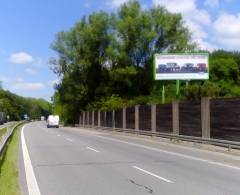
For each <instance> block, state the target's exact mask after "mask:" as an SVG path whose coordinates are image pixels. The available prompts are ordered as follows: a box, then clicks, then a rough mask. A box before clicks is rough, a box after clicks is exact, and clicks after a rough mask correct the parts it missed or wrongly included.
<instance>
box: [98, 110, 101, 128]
mask: <svg viewBox="0 0 240 195" xmlns="http://www.w3.org/2000/svg"><path fill="white" fill-rule="evenodd" d="M98 127H101V112H100V111H99V110H98Z"/></svg>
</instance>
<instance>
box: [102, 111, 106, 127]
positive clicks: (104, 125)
mask: <svg viewBox="0 0 240 195" xmlns="http://www.w3.org/2000/svg"><path fill="white" fill-rule="evenodd" d="M106 123H107V112H106V111H104V124H102V125H103V126H104V127H106V126H107V125H106Z"/></svg>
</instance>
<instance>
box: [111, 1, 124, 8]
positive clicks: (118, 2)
mask: <svg viewBox="0 0 240 195" xmlns="http://www.w3.org/2000/svg"><path fill="white" fill-rule="evenodd" d="M127 1H128V0H111V2H110V4H111V5H112V6H113V7H119V6H120V5H121V4H123V3H125V2H127Z"/></svg>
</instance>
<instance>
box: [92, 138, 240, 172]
mask: <svg viewBox="0 0 240 195" xmlns="http://www.w3.org/2000/svg"><path fill="white" fill-rule="evenodd" d="M93 136H96V137H99V138H102V139H106V140H110V141H115V142H119V143H124V144H128V145H132V146H136V147H140V148H144V149H148V150H152V151H155V152H161V153H165V154H169V155H173V156H178V157H181V158H186V159H190V160H195V161H200V162H204V163H207V164H211V165H217V166H221V167H225V168H230V169H235V170H237V171H240V167H237V166H233V165H229V164H224V163H221V162H217V161H212V160H207V159H203V158H199V157H194V156H189V155H186V154H180V153H176V152H169V151H167V150H162V149H158V148H153V147H150V146H144V145H141V144H136V143H130V142H127V141H122V140H118V139H114V138H109V137H103V136H100V135H93Z"/></svg>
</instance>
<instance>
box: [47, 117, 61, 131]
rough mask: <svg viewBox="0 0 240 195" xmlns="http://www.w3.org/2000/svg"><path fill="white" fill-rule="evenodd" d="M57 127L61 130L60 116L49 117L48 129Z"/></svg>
mask: <svg viewBox="0 0 240 195" xmlns="http://www.w3.org/2000/svg"><path fill="white" fill-rule="evenodd" d="M49 127H56V128H59V116H58V115H49V116H48V119H47V128H49Z"/></svg>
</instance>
